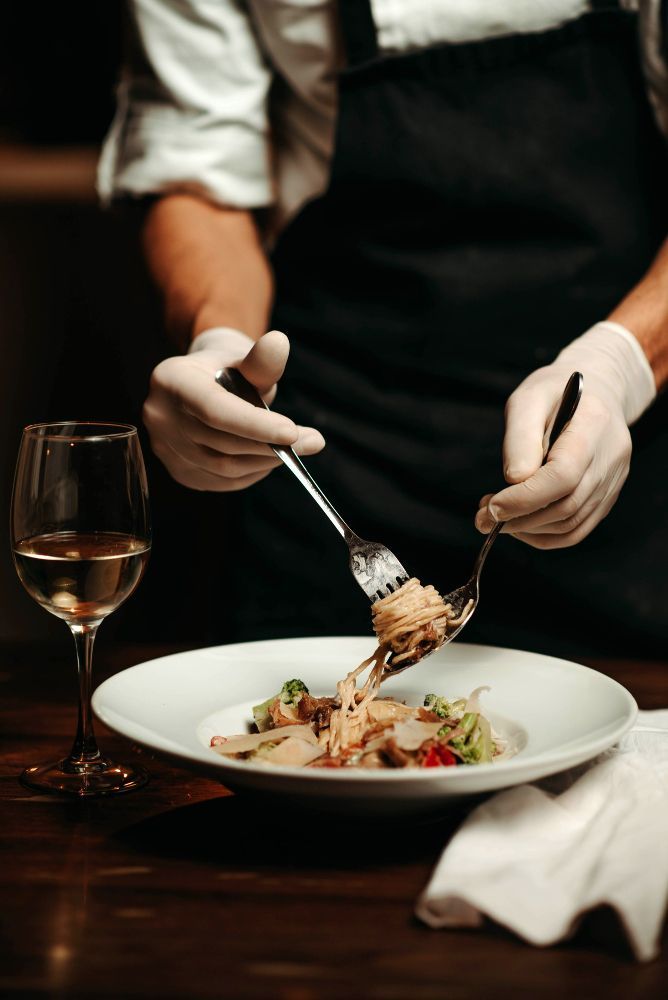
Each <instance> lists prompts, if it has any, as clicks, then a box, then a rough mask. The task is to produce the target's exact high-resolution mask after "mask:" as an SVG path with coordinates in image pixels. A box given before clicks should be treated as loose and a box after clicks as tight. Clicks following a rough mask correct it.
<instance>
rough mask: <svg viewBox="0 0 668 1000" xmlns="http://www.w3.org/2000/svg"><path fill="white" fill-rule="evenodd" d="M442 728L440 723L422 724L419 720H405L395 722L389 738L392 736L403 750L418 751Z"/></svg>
mask: <svg viewBox="0 0 668 1000" xmlns="http://www.w3.org/2000/svg"><path fill="white" fill-rule="evenodd" d="M440 728H441V723H440V722H420V720H419V719H404V720H402V721H400V722H395V724H394V725H393V726H392V729H391V730H390V731H389V732H388V734H387V735H388V736H392V737H393V738H394V739H395V740H396V743H397V746H398V747H400V748H401V749H402V750H417V749H418V747H421V746H422V744H423V743H424V741H425V740H431V739H433V738H434V737H435V736H436V733H437V732H438V730H439V729H440Z"/></svg>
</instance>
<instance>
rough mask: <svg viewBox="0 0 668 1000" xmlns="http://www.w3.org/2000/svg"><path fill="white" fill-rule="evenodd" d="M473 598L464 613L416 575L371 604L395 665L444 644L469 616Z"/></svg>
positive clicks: (410, 661) (381, 642)
mask: <svg viewBox="0 0 668 1000" xmlns="http://www.w3.org/2000/svg"><path fill="white" fill-rule="evenodd" d="M472 604H473V601H469V602H468V604H467V605H466V607H465V608H464V610H463V611H462V613H461V614H460V615H458V614H456V612H455V611H454V609H453V607H452V604H446V603H445V602H444V600H443V598H442V597H441V595H440V594H439V592H438V591H437V590H436V588H435V587H432V586H427V587H423V586H422V584H421V583H420V581H419V580H416V579H415V577H412V578H411V579H410V580H407V581H406V583H404V584H403V585H402V586H401V587H399V588H398V589H397V590H395V591H394V593H393V594H388V596H387V597H383V598H382V599H381V600H380V601H376V603H375V604H373V605H372V607H371V614H372V616H373V628H374V632H375V633H376V635H377V637H378V644H379V646H381V647H384V648H385V649H387V650H388V651H389V653H390V655H391V658H392V666H393V667H397V666H398V665H399V664H402V665H403V666H404V667H407V666H410V665H411V664H413V663H417V661H418V660H421V659H422V657H423V656H426V655H427V653H432V652H433V651H434V650H435V649H438V647H439V646H442V645H443V643H444V642H445V640H446V639H447V637H448V635H450V634H451V633H452V632H454V630H455V629H456V628H458V627H459V626H460V625H461V624H462V622H464V621H465V620H466V618H467V616H468V613H469V609H470V606H471V605H472Z"/></svg>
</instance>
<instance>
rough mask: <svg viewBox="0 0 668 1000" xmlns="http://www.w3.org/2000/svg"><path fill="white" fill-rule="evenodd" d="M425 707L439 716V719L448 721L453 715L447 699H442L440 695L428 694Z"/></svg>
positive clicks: (425, 698)
mask: <svg viewBox="0 0 668 1000" xmlns="http://www.w3.org/2000/svg"><path fill="white" fill-rule="evenodd" d="M424 707H425V708H426V709H428V710H429V711H430V712H433V713H434V715H437V716H438V717H439V719H447V718H449V717H450V715H451V713H452V706H451V705H450V703H449V702H448V701H446V699H445V698H441V696H440V694H426V695H425V696H424Z"/></svg>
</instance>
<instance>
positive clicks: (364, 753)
mask: <svg viewBox="0 0 668 1000" xmlns="http://www.w3.org/2000/svg"><path fill="white" fill-rule="evenodd" d="M467 613H468V605H467V607H466V608H465V609H464V611H463V613H462V614H461V615H460V616H456V615H455V612H454V611H453V608H452V605H449V604H445V603H444V601H443V599H442V597H441V596H440V594H439V593H438V591H436V590H435V589H434V587H431V586H430V587H423V586H422V585H421V584H420V582H419V580H416V579H411V580H408V581H407V582H406V583H405V584H404V585H403V586H402V587H400V588H399V589H398V590H397V591H396V592H395V593H393V594H390V595H389V596H388V597H385V598H383V599H382V600H380V601H377V602H376V603H375V604H374V605H373V607H372V614H373V627H374V630H375V632H376V636H377V638H378V647H377V649H376V650H375V652H374V653H373V654H372V655H371V656H370V657H368V658H367V659H366V660H363V661H362V663H360V664H359V666H358V667H355V669H354V670H351V671H350V673H349V674H347V675H346V677H344V678H343V680H341V681H339V682H338V684H337V685H336V696H335V697H333V698H327V697H324V698H316V697H313V696H312V695H311V693H310V692H309V690H308V688H307V687H306V685H305V684H304V683H303V681H301V680H297V679H294V680H291V681H286V682H285V684H284V685H283V687H282V689H281V691H280V693H279V694H277V695H274V696H272V697H271V698H269V699H267V701H266V702H262V704H260V705H256V706H255V708H254V709H253V716H254V719H255V723H256V726H257V729H258V733H255V734H252V735H247V736H238V737H224V736H214V737H213V739H212V740H211V746H212V748H213V749H214V750H215V751H216V752H218V753H220V754H223V755H228V756H233V757H237V758H239V759H252V760H261V761H264V762H266V763H274V764H290V765H297V766H301V767H349V766H359V767H367V768H368V767H374V768H383V767H435V766H449V765H456V764H462V763H464V764H479V763H484V762H488V761H491V760H492V758H493V756H494V755H495V754H496V753H498V752H499V746H498V740H495V739H493V738H492V732H491V728H490V725H489V722H488V721H487V719H485V717H484V716H483V715H482V714H481V712H480V707H479V705H478V696H479V691H480V690H482V689H478V690H477V691H475V692H474V693H473V694H472V695H471V696H470V697H469V699H468V700H465V699H458V700H455V701H453V702H448V701H446V699H445V698H442V697H440V696H437V695H433V694H428V695H426V696H425V699H424V704H423V705H422V706H419V707H412V706H407V705H404V704H403V703H402V702H398V701H394V700H392V699H389V698H379V697H378V696H379V693H380V686H381V682H382V680H383V674H384V672H385V669H386V667H387V665H388V662H390V661H389V660H388V657H391V658H392V659H391V665H392V666H394V665H396V664H397V663H401V664H402V665H403V666H407V665H409V664H410V663H416V662H417V661H418V660H419V659H421V658H422V657H423V656H426V655H427V653H429V652H432V651H433V650H434V649H437V648H438V647H439V646H440V645H441V644H442V643H443V642H444V641H445V639H446V638H447V636H448V634H449V633H450V632H451V631H452V630H453V629H455V628H457V627H458V625H460V624H461V622H462V621H463V620H464V619H465V617H466V615H467ZM365 671H368V674H367V676H366V679H365V680H364V683H363V684H362V685H361V687H358V681H359V680H360V678H362V677H363V675H364V673H365Z"/></svg>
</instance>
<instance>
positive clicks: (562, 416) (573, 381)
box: [473, 372, 584, 576]
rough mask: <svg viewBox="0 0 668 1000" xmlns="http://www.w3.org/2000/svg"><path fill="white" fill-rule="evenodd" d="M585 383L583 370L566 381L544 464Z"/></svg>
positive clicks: (492, 536) (493, 535)
mask: <svg viewBox="0 0 668 1000" xmlns="http://www.w3.org/2000/svg"><path fill="white" fill-rule="evenodd" d="M583 383H584V376H583V374H582V372H573V374H572V375H571V377H570V378H569V380H568V382H567V383H566V388H565V389H564V394H563V396H562V397H561V402H560V403H559V409H558V410H557V415H556V417H555V418H554V423H553V425H552V430H551V431H550V438H549V441H548V444H547V451H546V452H545V458H544V459H543V465H545V463H546V462H547V457H548V455H549V454H550V451H551V449H552V445H553V444H554V442H555V441H556V440H557V438H558V437H559V435H560V434H561V432H562V431H563V429H564V428H565V426H566V424H567V423H568V421H569V420H570V419H571V417H572V416H573V414H574V413H575V411H576V410H577V408H578V403H579V402H580V396H581V395H582V385H583ZM503 524H504V522H503V521H499V522H498V524H495V525H494V527H493V528H492V530H491V531H490V533H489V534H488V536H487V538H486V539H485V541H484V543H483V546H482V548H481V549H480V552H479V553H478V558H477V559H476V561H475V566H474V567H473V575H474V576H479V575H480V571H481V569H482V567H483V563H484V562H485V559H486V558H487V553H488V552H489V550H490V549H491V547H492V545H493V544H494V542H495V541H496V539H497V536H498V534H499V532H500V531H501V528H502V527H503Z"/></svg>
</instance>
